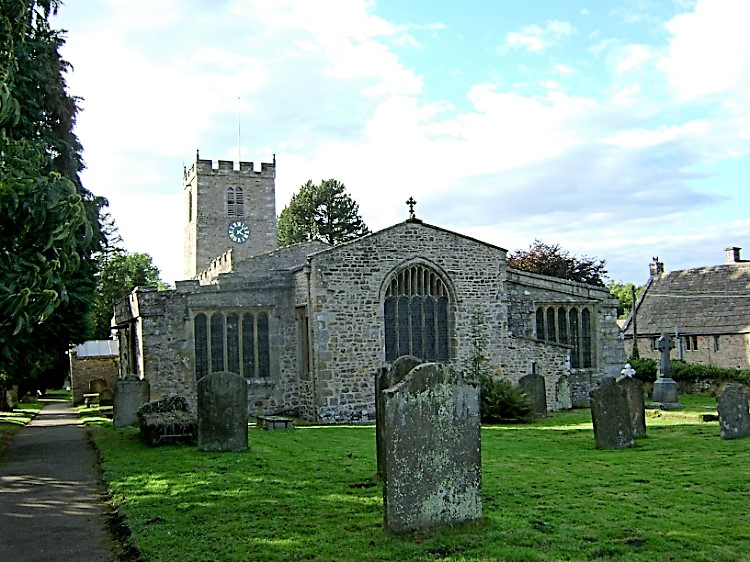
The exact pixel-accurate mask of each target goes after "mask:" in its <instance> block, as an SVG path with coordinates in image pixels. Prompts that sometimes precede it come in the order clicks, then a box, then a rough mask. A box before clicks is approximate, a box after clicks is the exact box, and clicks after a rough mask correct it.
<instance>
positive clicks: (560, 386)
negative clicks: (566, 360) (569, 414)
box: [555, 375, 573, 410]
mask: <svg viewBox="0 0 750 562" xmlns="http://www.w3.org/2000/svg"><path fill="white" fill-rule="evenodd" d="M555 396H556V397H557V409H558V410H570V409H571V408H573V399H572V397H571V394H570V384H569V383H568V376H567V375H560V378H559V379H557V383H555Z"/></svg>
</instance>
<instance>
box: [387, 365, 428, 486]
mask: <svg viewBox="0 0 750 562" xmlns="http://www.w3.org/2000/svg"><path fill="white" fill-rule="evenodd" d="M420 363H422V360H421V359H419V358H418V357H414V356H413V355H402V356H401V357H399V358H398V359H396V360H395V361H394V362H393V365H391V368H390V369H388V368H384V369H382V370H381V371H380V372H379V373H378V374H377V375H375V451H376V454H377V463H378V476H380V477H381V478H383V476H384V475H385V466H384V463H385V456H384V454H383V446H384V445H383V440H384V438H385V437H384V434H383V432H384V427H383V415H384V411H383V391H384V390H385V389H387V388H391V387H392V386H396V384H398V383H400V382H401V381H402V380H403V378H404V377H405V376H406V375H408V374H409V372H410V371H411V370H412V369H413V368H414V367H416V366H417V365H419V364H420Z"/></svg>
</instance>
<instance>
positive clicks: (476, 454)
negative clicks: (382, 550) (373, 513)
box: [383, 363, 482, 532]
mask: <svg viewBox="0 0 750 562" xmlns="http://www.w3.org/2000/svg"><path fill="white" fill-rule="evenodd" d="M383 409H384V415H383V424H384V457H385V477H384V483H383V504H384V508H385V527H386V529H387V530H388V531H392V532H405V531H413V530H418V529H425V528H429V527H435V526H439V525H442V524H450V523H458V522H463V521H471V520H474V519H478V518H480V517H481V516H482V471H481V468H482V466H481V465H482V463H481V461H482V459H481V441H480V421H479V385H478V383H475V382H467V381H464V380H463V378H462V377H461V375H460V374H459V373H457V372H455V371H453V370H452V369H451V368H450V367H448V366H445V365H440V364H437V363H425V364H422V365H418V366H417V367H415V368H414V369H413V370H412V371H411V372H410V373H409V374H408V375H406V377H405V378H404V379H403V380H402V381H401V382H399V383H398V384H396V385H395V386H394V387H392V388H389V389H386V390H384V391H383Z"/></svg>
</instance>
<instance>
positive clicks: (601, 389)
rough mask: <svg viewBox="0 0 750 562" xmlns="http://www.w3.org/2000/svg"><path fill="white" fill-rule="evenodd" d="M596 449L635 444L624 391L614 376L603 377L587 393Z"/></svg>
mask: <svg viewBox="0 0 750 562" xmlns="http://www.w3.org/2000/svg"><path fill="white" fill-rule="evenodd" d="M589 396H590V398H591V419H592V421H593V423H594V442H595V443H596V448H597V449H628V448H630V447H632V446H633V445H635V439H634V438H633V424H632V422H631V419H630V410H629V408H628V401H627V398H626V397H625V391H624V390H623V388H622V387H621V386H620V385H619V384H617V381H616V380H615V379H614V377H604V378H602V379H601V380H600V381H599V386H597V387H596V388H595V389H593V390H592V391H591V393H590V394H589Z"/></svg>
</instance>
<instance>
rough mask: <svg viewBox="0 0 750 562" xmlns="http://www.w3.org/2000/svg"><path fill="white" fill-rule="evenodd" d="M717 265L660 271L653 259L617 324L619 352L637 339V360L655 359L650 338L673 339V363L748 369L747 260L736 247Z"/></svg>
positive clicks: (749, 304) (749, 289) (749, 277)
mask: <svg viewBox="0 0 750 562" xmlns="http://www.w3.org/2000/svg"><path fill="white" fill-rule="evenodd" d="M725 252H726V258H725V263H724V264H722V265H714V266H706V267H698V268H693V269H683V270H680V271H672V272H666V271H664V264H663V263H662V262H660V261H659V259H658V258H654V261H653V262H652V263H651V264H650V273H651V275H650V277H649V280H648V282H647V283H646V288H645V290H644V292H643V294H642V295H641V297H640V299H638V301H637V302H636V305H635V308H634V311H633V313H631V315H630V316H629V317H628V319H627V320H626V322H625V324H624V325H623V331H624V334H625V340H626V341H625V348H626V349H627V351H628V353H630V352H631V350H632V347H633V333H634V332H635V334H636V337H637V338H638V340H637V341H638V352H639V354H640V356H641V357H647V358H653V359H658V358H659V351H658V350H657V349H656V340H657V339H658V338H659V336H661V334H662V333H664V332H669V333H670V334H673V335H675V334H676V335H677V348H676V349H675V350H674V351H673V352H672V358H673V359H682V360H684V361H687V362H688V363H699V364H703V365H715V366H718V367H727V368H738V369H748V368H750V298H749V297H750V261H747V260H742V259H740V248H737V247H730V248H727V249H726V250H725Z"/></svg>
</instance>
